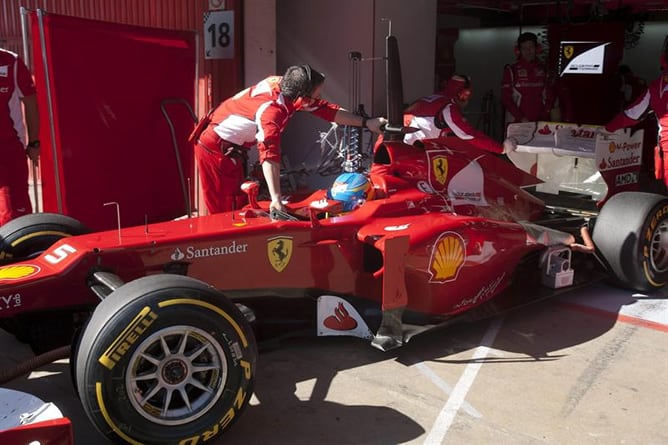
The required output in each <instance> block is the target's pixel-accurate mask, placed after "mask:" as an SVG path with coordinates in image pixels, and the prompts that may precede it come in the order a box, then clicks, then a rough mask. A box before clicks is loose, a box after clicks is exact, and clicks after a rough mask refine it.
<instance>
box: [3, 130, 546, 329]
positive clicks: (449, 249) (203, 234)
mask: <svg viewBox="0 0 668 445" xmlns="http://www.w3.org/2000/svg"><path fill="white" fill-rule="evenodd" d="M376 161H377V162H375V163H374V166H373V168H372V171H371V174H370V177H371V180H372V182H373V183H374V186H375V187H376V190H377V193H376V197H377V199H374V200H372V201H368V202H366V203H365V204H364V205H362V206H361V207H360V208H358V209H356V210H354V211H352V212H349V213H347V214H343V215H339V216H331V217H328V218H321V219H311V220H307V219H305V220H300V221H272V220H271V219H270V218H269V217H268V216H267V215H266V214H265V213H264V212H262V211H258V210H256V209H251V208H246V209H244V210H242V211H236V212H229V213H223V214H217V215H209V216H204V217H197V218H190V219H184V220H177V221H169V222H164V223H157V224H151V225H147V226H138V227H131V228H123V229H121V230H118V231H117V230H113V231H105V232H98V233H93V234H89V235H83V236H76V237H71V238H66V239H61V240H60V241H58V242H57V243H56V244H54V245H53V246H51V247H50V248H49V249H48V250H47V251H46V252H44V253H43V254H42V255H40V256H39V257H37V258H35V259H33V260H31V261H25V262H20V263H14V264H11V265H9V266H3V267H1V268H0V298H1V300H0V305H1V308H2V310H1V311H0V316H1V317H11V316H14V315H17V314H19V313H21V312H27V311H38V310H44V309H45V308H49V309H54V308H57V307H62V308H66V307H74V306H80V305H84V306H86V305H95V304H96V303H97V302H98V298H97V296H95V295H94V293H93V292H92V291H91V290H90V289H89V287H88V285H89V279H90V277H91V275H92V273H93V272H95V271H108V272H112V273H115V274H117V275H118V276H119V277H120V278H122V279H123V280H125V281H126V282H127V281H130V280H132V279H135V278H138V277H141V276H144V275H149V274H154V273H163V272H165V271H169V272H172V271H174V270H179V271H181V272H182V273H183V272H186V273H187V275H189V276H191V277H194V278H198V279H200V280H203V281H205V282H207V283H209V284H211V285H212V286H215V287H217V288H219V289H221V290H223V291H228V293H229V294H230V295H233V296H234V297H235V298H243V297H244V296H257V295H261V296H271V295H294V294H297V293H299V292H302V293H304V292H306V291H308V292H323V291H327V292H328V293H334V294H338V295H348V296H356V297H360V298H364V299H367V300H370V301H372V302H375V303H378V304H379V305H381V307H382V308H383V309H388V308H395V307H406V308H407V309H409V310H414V311H418V312H422V313H426V314H433V315H447V314H454V313H458V312H462V311H464V310H467V309H469V308H472V307H474V306H477V305H479V304H481V303H483V302H485V301H487V300H489V299H490V298H492V297H494V296H495V295H497V294H498V293H499V292H501V291H502V290H503V289H504V288H505V287H506V286H507V285H508V284H509V282H510V278H511V275H512V272H513V271H514V269H515V267H516V266H517V264H518V262H519V261H520V260H521V259H522V258H523V257H524V256H526V255H527V254H528V253H530V252H532V251H534V250H536V249H541V248H543V247H544V246H542V245H539V244H536V242H535V241H528V237H527V233H526V232H525V230H524V229H523V227H522V226H521V225H520V224H518V223H517V222H516V221H517V220H534V219H536V218H537V217H538V216H539V215H540V214H541V212H542V210H543V203H542V202H541V201H539V200H537V199H536V198H535V197H533V196H531V195H530V194H528V193H526V192H524V191H523V190H522V189H521V187H520V186H524V185H529V184H535V183H537V182H539V180H537V179H536V178H534V177H532V176H530V175H527V174H526V173H524V172H522V171H521V170H519V169H516V168H515V167H514V166H513V165H512V164H510V163H509V162H507V161H506V160H504V159H501V158H500V157H498V156H497V155H494V154H491V153H487V152H482V151H479V150H475V149H472V148H468V147H465V145H463V144H461V143H457V142H454V141H453V142H451V141H447V140H441V141H438V140H432V141H425V148H424V149H421V148H417V147H411V146H407V145H405V144H403V143H398V142H397V143H393V142H387V143H385V144H383V145H381V146H379V147H378V149H377V151H376ZM323 197H324V192H323V191H318V192H315V193H314V194H313V195H312V196H311V197H310V198H308V199H305V200H303V201H301V202H299V203H289V204H288V205H287V207H288V209H289V210H290V211H291V212H292V213H294V214H299V215H305V214H308V213H309V212H310V210H309V205H310V204H311V202H313V201H317V200H320V199H322V198H323ZM260 204H261V205H263V206H265V208H266V205H267V204H268V203H266V202H265V203H260Z"/></svg>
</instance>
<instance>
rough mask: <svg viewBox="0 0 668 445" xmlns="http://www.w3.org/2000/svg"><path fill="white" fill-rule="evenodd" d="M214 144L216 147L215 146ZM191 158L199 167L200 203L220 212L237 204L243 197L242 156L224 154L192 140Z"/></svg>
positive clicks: (235, 207) (214, 211)
mask: <svg viewBox="0 0 668 445" xmlns="http://www.w3.org/2000/svg"><path fill="white" fill-rule="evenodd" d="M216 148H218V147H216ZM195 159H196V161H197V167H198V168H199V177H200V184H201V185H202V194H203V196H204V205H205V206H206V208H207V210H208V211H209V213H210V214H211V213H220V212H226V211H228V210H235V209H238V208H240V207H241V206H242V205H243V204H244V201H245V195H243V194H242V192H241V183H242V182H243V179H244V176H245V172H244V165H243V160H242V159H240V158H238V157H235V156H224V155H223V154H222V152H221V151H220V150H219V149H218V150H215V151H214V150H212V149H210V148H207V147H205V146H204V145H202V144H201V143H197V144H196V148H195Z"/></svg>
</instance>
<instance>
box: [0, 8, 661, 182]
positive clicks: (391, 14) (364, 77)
mask: <svg viewBox="0 0 668 445" xmlns="http://www.w3.org/2000/svg"><path fill="white" fill-rule="evenodd" d="M20 7H26V8H28V9H37V8H40V9H43V10H45V11H47V12H49V11H50V12H54V13H59V14H66V15H73V16H77V17H84V18H93V19H98V20H107V21H114V22H119V23H127V24H134V25H142V26H153V27H164V28H169V29H195V30H196V31H197V32H198V33H200V34H201V35H202V36H204V33H205V32H204V29H203V14H204V13H205V12H206V11H208V10H212V9H219V8H222V9H234V10H235V14H237V17H236V18H235V20H237V23H238V26H237V29H236V30H235V33H236V34H235V36H236V45H237V48H236V50H235V53H234V54H235V56H234V59H233V60H210V59H209V60H207V59H205V58H204V57H203V54H200V55H199V59H200V63H201V69H200V72H201V73H202V74H201V78H200V81H199V83H198V90H199V94H198V96H199V99H200V100H199V106H198V108H197V112H198V114H200V115H201V114H202V113H203V112H204V111H205V110H206V108H207V107H208V106H209V105H211V104H216V103H217V102H218V101H220V100H221V99H223V98H225V97H227V96H229V95H230V94H231V93H233V92H234V91H236V90H238V89H240V88H242V87H244V86H247V85H250V84H253V83H254V82H256V81H257V80H259V79H261V78H263V77H265V76H266V75H267V74H269V73H282V72H283V71H284V70H285V68H286V67H287V66H289V65H292V64H298V63H310V64H312V65H313V66H314V67H315V68H317V69H319V70H321V71H323V72H324V73H326V75H327V83H326V88H325V97H326V98H327V99H330V100H332V101H335V102H338V103H340V104H342V105H345V106H348V107H354V106H355V105H356V104H351V103H350V99H351V98H350V94H349V92H350V77H351V76H350V69H351V63H350V60H349V57H348V54H349V52H350V51H359V52H361V53H362V55H363V58H364V59H377V58H378V57H382V55H383V54H384V38H385V36H386V35H387V34H388V32H389V30H390V27H391V32H392V34H393V35H396V36H397V38H398V41H399V45H400V50H401V59H402V71H403V73H402V74H403V84H404V101H405V102H410V101H411V100H413V99H415V98H417V97H419V96H422V95H425V94H429V93H431V92H433V90H434V86H435V84H436V82H437V80H436V73H437V72H438V73H441V74H443V73H449V72H454V71H456V72H461V73H466V74H468V75H470V76H471V77H472V79H473V83H474V88H475V94H474V97H473V101H472V103H471V104H470V105H469V108H468V111H469V113H470V117H469V118H470V120H471V122H472V123H474V124H476V123H478V121H479V119H480V115H479V114H476V113H479V112H480V110H481V109H482V105H483V102H482V99H483V97H484V96H485V92H489V91H491V93H492V95H493V98H494V101H493V102H492V103H493V105H494V108H493V109H492V110H488V111H491V113H492V115H493V116H496V119H498V122H499V125H493V126H492V127H491V128H489V130H490V133H491V134H492V135H493V136H496V137H501V135H500V128H501V127H500V121H501V112H500V108H499V105H498V98H499V84H500V80H501V73H502V68H503V65H504V64H506V63H510V62H512V61H513V60H514V53H513V46H514V42H515V39H516V37H517V35H518V34H519V32H520V31H525V30H530V31H534V32H540V31H542V30H544V27H545V26H546V25H547V24H548V23H555V22H558V23H569V22H572V23H579V24H586V23H588V22H600V21H609V20H617V21H622V22H624V25H625V27H626V29H627V36H628V37H629V45H627V46H628V47H627V48H626V49H625V51H624V57H623V62H624V63H627V64H628V65H630V66H631V67H632V68H633V70H634V71H635V72H636V74H638V75H639V76H640V77H642V78H644V79H646V80H648V81H649V80H651V79H653V78H654V77H656V75H657V74H658V55H659V51H660V49H661V45H662V43H663V39H664V37H665V35H666V30H667V29H668V26H667V24H668V5H666V2H665V1H659V0H648V1H623V0H611V1H604V0H601V1H598V2H591V1H584V0H568V1H559V0H545V1H541V0H534V1H531V2H520V1H501V0H499V1H494V0H477V1H476V0H469V1H446V0H413V1H411V2H410V5H409V4H408V2H406V1H402V0H337V1H336V2H324V1H315V2H314V1H311V0H291V1H276V0H174V1H159V0H116V1H113V2H109V1H104V0H96V1H91V2H79V1H75V0H59V1H56V0H3V2H2V11H1V12H2V14H1V16H0V41H3V42H4V46H6V47H8V48H9V49H10V50H14V51H17V52H19V53H22V51H23V49H22V47H21V41H22V36H21V28H20V17H19V15H20V13H19V8H20ZM200 51H201V49H200ZM360 68H361V73H360V74H361V76H360V92H361V94H360V98H359V99H360V102H362V103H364V104H365V106H366V109H367V111H369V112H370V113H371V114H372V115H384V114H385V106H386V105H385V81H384V71H385V69H384V65H383V64H382V62H381V61H379V60H375V61H373V60H368V61H367V60H363V61H362V62H361V64H360ZM327 126H328V125H327V124H326V123H323V122H322V121H319V120H317V119H315V118H312V117H311V116H298V118H296V119H294V121H293V122H291V125H290V126H289V128H288V129H287V130H286V133H285V136H284V147H285V153H287V155H288V157H289V158H290V162H291V164H292V165H297V164H299V163H301V162H307V164H308V163H312V162H313V153H312V151H313V149H314V148H316V147H317V145H316V143H315V141H316V139H317V138H318V134H319V131H322V130H324V129H326V128H327ZM330 181H331V180H330Z"/></svg>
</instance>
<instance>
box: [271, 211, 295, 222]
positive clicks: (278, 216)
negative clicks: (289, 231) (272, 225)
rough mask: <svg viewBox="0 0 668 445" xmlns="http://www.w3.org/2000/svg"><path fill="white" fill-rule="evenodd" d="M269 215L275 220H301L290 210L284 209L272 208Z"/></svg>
mask: <svg viewBox="0 0 668 445" xmlns="http://www.w3.org/2000/svg"><path fill="white" fill-rule="evenodd" d="M269 216H270V217H271V219H273V220H274V221H299V218H296V217H294V216H292V215H290V214H289V213H288V212H284V211H282V210H276V209H271V211H270V212H269Z"/></svg>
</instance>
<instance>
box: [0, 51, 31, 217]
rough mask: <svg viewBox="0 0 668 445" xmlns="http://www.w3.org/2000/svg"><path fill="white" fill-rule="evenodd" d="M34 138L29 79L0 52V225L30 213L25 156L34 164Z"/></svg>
mask: <svg viewBox="0 0 668 445" xmlns="http://www.w3.org/2000/svg"><path fill="white" fill-rule="evenodd" d="M21 104H23V106H22V105H21ZM24 111H25V113H24ZM26 127H27V128H26ZM26 133H27V134H26ZM38 135H39V114H38V111H37V98H36V96H35V84H34V83H33V79H32V76H31V75H30V72H29V70H28V68H27V67H26V66H25V64H24V63H23V61H22V60H21V59H20V58H19V56H18V55H17V54H15V53H13V52H10V51H7V50H4V49H2V48H0V158H1V159H2V161H0V225H3V224H5V223H6V222H8V221H10V220H12V219H14V218H16V217H18V216H21V215H25V214H28V213H32V204H31V203H30V195H29V193H28V163H27V162H26V156H28V157H29V158H30V159H31V160H32V161H33V162H35V163H36V162H37V160H38V158H39V140H38ZM26 137H27V140H28V141H30V142H28V144H27V146H26Z"/></svg>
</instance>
